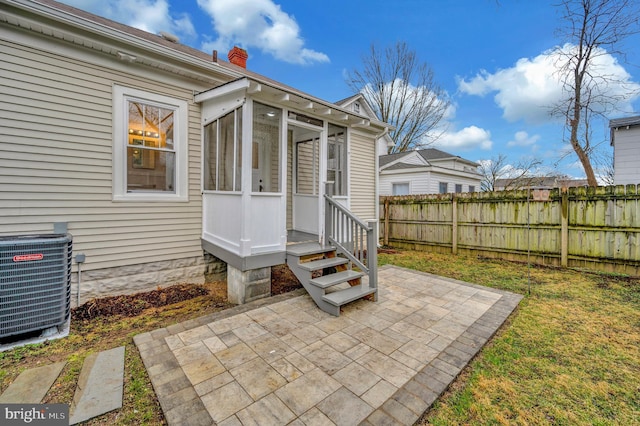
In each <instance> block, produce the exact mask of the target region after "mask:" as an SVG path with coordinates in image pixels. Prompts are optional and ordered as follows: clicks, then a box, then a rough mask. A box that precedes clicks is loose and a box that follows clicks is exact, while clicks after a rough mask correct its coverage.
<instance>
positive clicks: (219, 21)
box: [64, 0, 640, 177]
mask: <svg viewBox="0 0 640 426" xmlns="http://www.w3.org/2000/svg"><path fill="white" fill-rule="evenodd" d="M64 3H67V4H70V5H73V6H75V7H78V8H81V9H85V10H88V11H89V12H92V13H95V14H98V15H101V16H105V17H107V18H110V19H113V20H116V21H119V22H122V23H124V24H128V25H131V26H134V27H138V28H141V29H144V30H147V31H149V32H153V33H157V32H159V31H167V32H170V33H173V34H176V35H177V36H178V37H179V38H180V41H181V42H182V43H184V44H188V45H191V46H193V47H196V48H198V49H202V50H204V51H207V52H210V51H211V50H212V49H217V50H218V51H219V52H220V53H219V55H220V56H221V57H223V58H225V57H226V54H225V52H227V51H228V50H229V49H230V48H231V47H232V46H233V45H238V46H241V47H243V48H245V49H247V51H248V53H249V59H248V63H247V67H248V68H249V69H251V70H253V71H255V72H258V73H260V74H263V75H265V76H267V77H269V78H272V79H275V80H278V81H280V82H282V83H285V84H287V85H290V86H293V87H296V88H298V89H300V90H303V91H305V92H308V93H310V94H312V95H314V96H317V97H320V98H322V99H326V100H329V101H337V100H339V99H343V98H346V97H348V96H350V95H352V93H351V91H350V89H349V88H348V87H347V84H346V83H345V75H346V73H347V72H348V71H352V70H354V69H356V68H358V67H359V66H360V64H361V59H362V56H363V55H365V54H366V53H367V52H368V51H369V48H370V45H371V43H375V44H376V45H377V46H379V47H386V46H388V45H393V44H395V43H396V42H397V41H405V42H407V44H408V45H409V47H410V48H412V49H414V50H415V51H416V52H417V53H418V56H419V58H420V60H421V61H424V62H427V63H428V64H429V65H430V67H431V68H432V69H433V70H434V72H435V78H436V81H437V82H438V83H439V84H440V85H441V86H442V87H443V88H444V89H445V90H446V91H447V92H448V93H449V95H450V96H451V97H452V99H453V108H452V111H451V114H450V116H449V117H448V120H447V125H448V127H447V132H446V134H445V135H444V136H443V137H442V138H441V140H440V141H439V142H438V143H437V145H435V147H438V148H440V149H443V150H445V151H447V152H450V153H452V154H455V155H460V156H462V157H464V158H467V159H470V160H473V161H482V160H487V159H490V158H492V157H497V156H498V155H500V154H504V155H506V156H507V158H508V159H509V162H510V163H512V164H516V163H517V162H518V161H520V160H521V159H523V158H531V157H535V158H537V159H540V160H541V161H543V162H544V165H545V167H546V168H547V169H551V168H553V169H555V170H556V171H558V172H560V173H565V174H568V175H570V176H574V177H582V176H583V172H582V169H581V167H580V165H579V164H578V163H577V160H576V157H575V156H574V155H568V156H563V153H565V152H567V149H568V145H566V144H565V143H563V142H562V138H563V131H562V126H561V123H558V122H557V121H553V120H552V119H551V118H550V116H549V114H548V112H547V108H546V107H545V105H549V104H550V103H551V102H552V101H553V100H554V99H557V97H558V96H559V93H560V92H559V90H558V87H559V86H558V85H557V84H555V83H554V82H553V78H552V76H553V70H552V65H551V64H552V62H553V61H552V59H553V58H552V56H551V55H550V54H549V52H550V49H552V48H554V47H555V46H557V45H561V44H562V42H563V41H562V40H560V39H558V38H557V37H556V35H555V34H556V31H555V30H556V28H557V27H558V26H559V25H560V24H561V17H560V14H559V11H558V10H557V9H556V8H555V7H554V6H553V4H554V3H556V1H555V0H551V1H548V0H535V1H534V0H499V1H498V0H447V1H425V0H396V1H394V2H389V1H380V0H366V1H364V0H348V1H345V0H325V1H307V0H65V1H64ZM639 42H640V37H635V38H634V39H629V40H628V41H627V42H626V43H625V45H624V50H625V51H626V52H627V58H626V62H624V63H621V62H616V60H615V59H616V58H613V57H608V59H610V61H609V62H607V63H603V64H602V67H603V69H606V72H613V73H615V74H616V75H618V76H620V78H621V79H623V80H625V81H627V83H628V84H629V85H630V87H632V88H635V89H638V88H640V43H639ZM605 58H607V57H606V56H605ZM618 108H619V109H618V111H616V112H612V113H611V114H610V118H617V117H621V116H628V115H638V114H640V98H639V97H635V98H633V99H630V100H629V101H628V102H624V103H621V104H620V105H618ZM594 138H596V139H597V140H602V141H603V143H602V147H603V153H610V152H611V149H610V148H609V147H608V140H607V139H608V127H607V123H606V122H602V123H596V125H595V130H594ZM561 158H563V159H562V160H561Z"/></svg>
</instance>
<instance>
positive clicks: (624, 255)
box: [380, 185, 640, 276]
mask: <svg viewBox="0 0 640 426" xmlns="http://www.w3.org/2000/svg"><path fill="white" fill-rule="evenodd" d="M380 204H381V213H382V218H381V226H380V234H381V238H382V241H383V242H384V245H387V246H392V247H397V248H408V249H416V250H436V251H440V252H449V253H454V254H455V253H461V252H468V253H474V254H478V255H483V256H487V257H497V258H504V259H509V260H520V261H526V260H527V259H529V260H531V261H532V262H534V263H538V264H543V265H557V266H570V267H585V268H591V269H597V270H601V271H607V272H616V273H623V274H629V275H635V276H637V275H640V242H639V239H640V185H638V186H636V185H627V186H621V185H619V186H607V187H597V188H569V189H563V190H559V189H553V190H537V189H532V190H520V191H501V192H481V193H467V194H437V195H407V196H391V197H381V198H380Z"/></svg>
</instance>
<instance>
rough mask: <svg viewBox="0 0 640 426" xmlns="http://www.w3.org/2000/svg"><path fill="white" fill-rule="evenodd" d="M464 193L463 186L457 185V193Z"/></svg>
mask: <svg viewBox="0 0 640 426" xmlns="http://www.w3.org/2000/svg"><path fill="white" fill-rule="evenodd" d="M461 192H462V185H461V184H459V183H456V193H458V194H459V193H461Z"/></svg>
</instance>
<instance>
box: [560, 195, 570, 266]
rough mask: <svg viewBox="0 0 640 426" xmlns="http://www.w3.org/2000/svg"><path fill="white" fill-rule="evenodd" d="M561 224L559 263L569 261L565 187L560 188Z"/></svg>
mask: <svg viewBox="0 0 640 426" xmlns="http://www.w3.org/2000/svg"><path fill="white" fill-rule="evenodd" d="M561 200H562V201H561V210H562V216H561V221H562V222H561V224H560V265H561V266H564V267H566V266H568V263H569V194H568V192H567V188H562V189H561Z"/></svg>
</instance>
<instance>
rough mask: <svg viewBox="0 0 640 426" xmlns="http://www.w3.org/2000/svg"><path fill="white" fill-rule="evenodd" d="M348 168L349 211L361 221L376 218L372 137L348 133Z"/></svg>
mask: <svg viewBox="0 0 640 426" xmlns="http://www.w3.org/2000/svg"><path fill="white" fill-rule="evenodd" d="M349 151H350V155H349V166H348V170H349V172H350V195H351V197H350V198H351V211H352V212H353V213H354V214H355V215H356V216H358V217H359V218H360V219H363V220H373V219H375V218H376V203H377V200H376V196H375V194H376V192H375V189H376V188H375V185H376V184H375V182H376V167H375V160H376V158H375V155H376V152H375V143H374V139H373V136H370V135H367V136H364V135H362V134H360V133H358V132H356V131H353V130H352V131H351V132H350V140H349Z"/></svg>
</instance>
